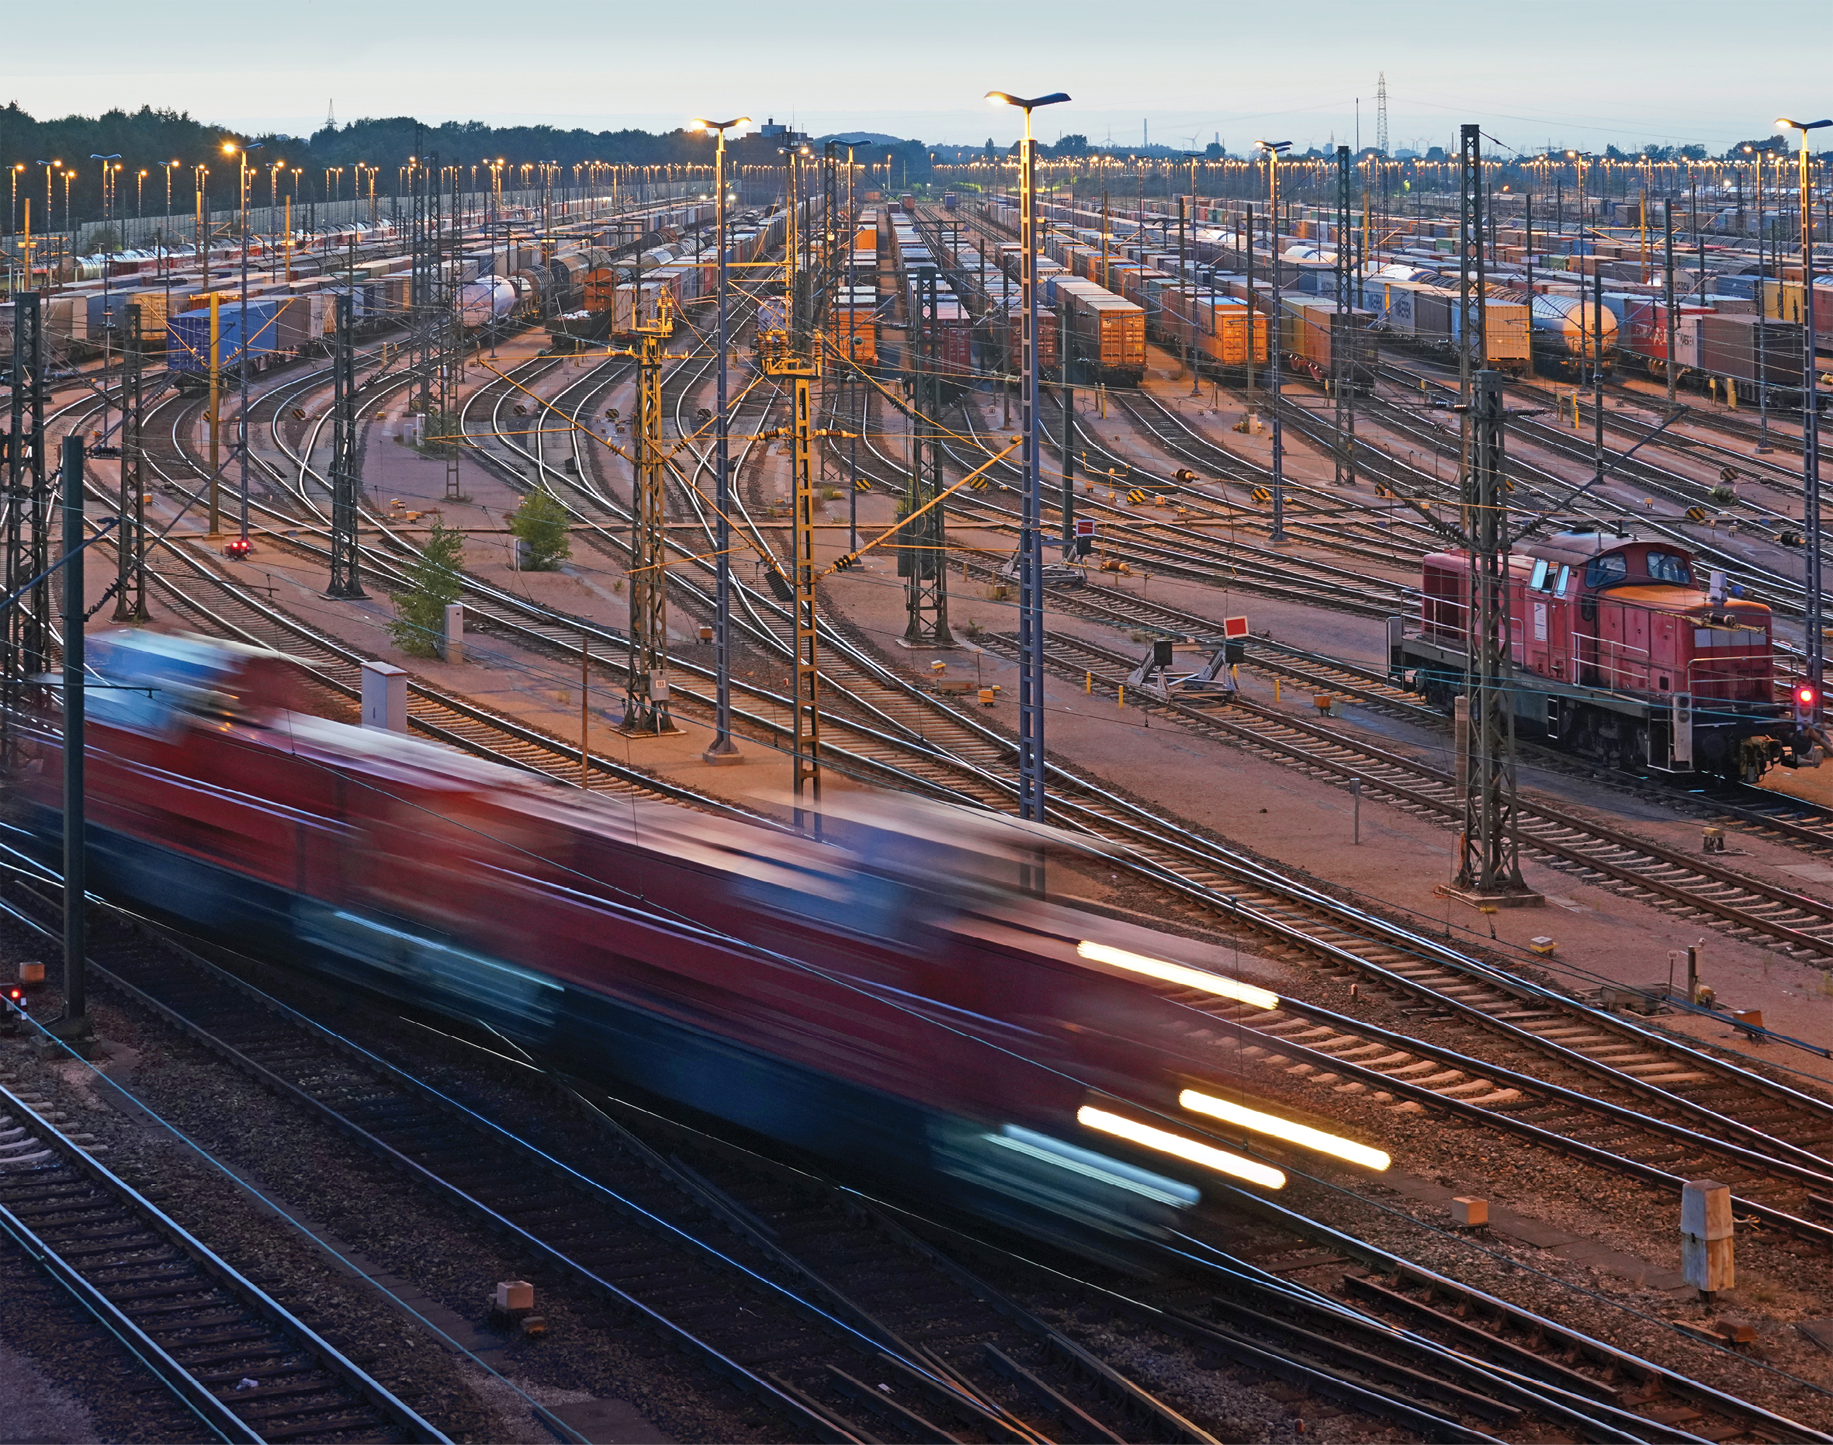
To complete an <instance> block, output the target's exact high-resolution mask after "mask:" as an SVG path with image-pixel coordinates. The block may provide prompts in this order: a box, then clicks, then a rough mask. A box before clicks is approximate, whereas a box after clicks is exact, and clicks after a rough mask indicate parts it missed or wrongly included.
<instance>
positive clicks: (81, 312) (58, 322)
mask: <svg viewBox="0 0 1833 1445" xmlns="http://www.w3.org/2000/svg"><path fill="white" fill-rule="evenodd" d="M41 315H42V316H43V318H44V322H43V324H44V328H45V335H46V337H47V338H49V339H51V340H54V341H56V342H59V343H63V344H68V343H69V342H72V341H87V340H88V339H89V303H88V301H87V300H86V299H85V298H84V297H82V296H71V295H62V296H51V297H48V298H47V299H46V301H45V304H44V309H43V311H42V312H41Z"/></svg>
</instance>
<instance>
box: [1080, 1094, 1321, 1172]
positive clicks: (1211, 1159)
mask: <svg viewBox="0 0 1833 1445" xmlns="http://www.w3.org/2000/svg"><path fill="white" fill-rule="evenodd" d="M1076 1122H1077V1123H1078V1124H1080V1125H1081V1126H1082V1127H1083V1128H1085V1129H1097V1130H1099V1131H1100V1132H1101V1133H1103V1134H1112V1135H1113V1136H1114V1137H1115V1138H1116V1139H1125V1140H1127V1141H1128V1142H1129V1143H1132V1144H1138V1145H1141V1146H1142V1147H1144V1148H1147V1149H1156V1150H1158V1152H1159V1153H1161V1154H1169V1155H1171V1156H1172V1157H1173V1158H1176V1159H1182V1160H1185V1161H1186V1162H1188V1163H1191V1164H1200V1165H1202V1166H1203V1167H1204V1168H1205V1169H1213V1170H1215V1171H1216V1172H1217V1173H1218V1174H1228V1175H1231V1176H1233V1177H1234V1178H1236V1179H1242V1180H1245V1181H1246V1182H1247V1183H1249V1184H1258V1185H1260V1186H1262V1187H1263V1188H1266V1189H1284V1188H1285V1187H1286V1176H1285V1174H1284V1173H1282V1172H1281V1171H1280V1170H1278V1169H1275V1168H1273V1167H1272V1165H1270V1164H1262V1163H1260V1162H1259V1161H1258V1160H1255V1159H1244V1158H1242V1157H1241V1156H1240V1155H1239V1154H1231V1153H1229V1152H1228V1150H1226V1149H1218V1148H1216V1147H1215V1146H1214V1145H1213V1144H1200V1143H1198V1142H1197V1141H1196V1140H1195V1139H1186V1138H1185V1137H1184V1136H1183V1135H1181V1134H1173V1133H1171V1132H1170V1131H1169V1130H1166V1129H1154V1128H1153V1127H1152V1126H1151V1125H1150V1124H1141V1123H1139V1122H1138V1121H1137V1120H1135V1119H1128V1118H1124V1117H1123V1116H1121V1115H1119V1114H1110V1113H1109V1112H1108V1111H1107V1110H1106V1109H1096V1108H1093V1107H1091V1106H1090V1105H1087V1104H1084V1105H1083V1106H1082V1107H1081V1108H1080V1109H1077V1110H1076Z"/></svg>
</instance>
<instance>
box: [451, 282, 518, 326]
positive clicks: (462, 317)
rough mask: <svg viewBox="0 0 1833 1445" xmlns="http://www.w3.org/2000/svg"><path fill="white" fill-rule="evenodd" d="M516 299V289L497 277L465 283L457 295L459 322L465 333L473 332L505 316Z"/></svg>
mask: <svg viewBox="0 0 1833 1445" xmlns="http://www.w3.org/2000/svg"><path fill="white" fill-rule="evenodd" d="M518 299H519V298H518V296H517V293H516V288H515V287H513V286H511V285H510V284H509V283H508V282H507V281H504V280H501V279H499V278H497V277H494V276H486V277H484V278H483V279H482V280H479V281H467V282H465V285H464V289H463V290H462V291H460V292H459V293H458V316H459V321H460V323H461V324H462V325H463V326H464V328H465V329H466V330H467V331H470V330H474V329H476V328H477V327H479V326H483V325H486V324H487V323H489V322H491V321H496V320H499V319H500V318H502V317H504V316H507V315H508V314H509V313H510V312H511V311H513V310H515V306H516V301H517V300H518Z"/></svg>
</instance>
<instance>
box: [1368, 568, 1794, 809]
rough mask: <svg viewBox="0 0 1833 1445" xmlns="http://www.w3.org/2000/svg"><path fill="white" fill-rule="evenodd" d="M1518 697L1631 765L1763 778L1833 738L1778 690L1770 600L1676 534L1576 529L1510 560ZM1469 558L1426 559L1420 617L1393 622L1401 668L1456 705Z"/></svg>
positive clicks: (1563, 737)
mask: <svg viewBox="0 0 1833 1445" xmlns="http://www.w3.org/2000/svg"><path fill="white" fill-rule="evenodd" d="M1508 579H1509V581H1508V599H1507V604H1508V619H1509V655H1510V659H1511V662H1512V665H1513V676H1512V678H1511V686H1510V693H1511V696H1512V697H1513V698H1514V699H1515V712H1516V724H1517V726H1518V727H1519V728H1520V729H1521V730H1522V731H1523V732H1526V733H1528V734H1530V735H1534V736H1540V737H1545V738H1548V739H1551V740H1554V741H1556V742H1558V743H1559V744H1560V745H1561V746H1563V747H1565V748H1568V749H1570V750H1571V751H1574V752H1578V753H1583V754H1585V755H1587V756H1590V757H1595V758H1600V759H1602V760H1604V761H1606V762H1609V763H1611V764H1613V765H1615V766H1617V767H1622V768H1628V769H1642V768H1648V769H1654V770H1656V771H1659V772H1669V773H1708V774H1713V775H1716V776H1720V777H1725V778H1733V779H1743V780H1746V781H1752V782H1754V781H1755V780H1756V779H1758V778H1760V777H1761V776H1762V775H1763V773H1764V772H1765V771H1766V770H1767V769H1768V768H1770V767H1772V766H1774V765H1777V764H1780V765H1782V766H1785V767H1815V766H1818V765H1819V763H1820V761H1821V758H1822V756H1823V754H1824V751H1825V746H1826V744H1825V739H1823V738H1821V737H1819V736H1817V735H1816V734H1815V732H1814V730H1813V729H1811V728H1810V727H1809V726H1808V725H1807V724H1806V723H1804V722H1802V721H1800V720H1799V719H1798V718H1797V717H1796V716H1795V715H1794V712H1793V710H1792V709H1791V708H1790V707H1789V706H1788V705H1786V704H1784V703H1780V702H1778V701H1777V700H1776V698H1777V691H1776V681H1777V666H1776V656H1775V652H1774V649H1773V646H1772V640H1771V634H1770V610H1769V607H1768V606H1767V604H1765V603H1762V602H1756V601H1753V600H1751V599H1749V598H1744V597H1738V596H1733V595H1730V593H1731V590H1732V589H1730V588H1728V586H1727V584H1726V582H1725V579H1724V577H1723V574H1715V575H1713V576H1712V577H1709V578H1708V577H1701V576H1700V575H1698V571H1697V568H1696V564H1695V562H1694V559H1693V557H1692V554H1690V553H1688V552H1686V551H1684V550H1682V549H1681V548H1678V547H1676V546H1675V545H1674V544H1673V543H1671V542H1668V541H1666V540H1660V541H1644V540H1641V539H1639V538H1636V537H1632V536H1627V535H1610V534H1608V533H1603V532H1564V533H1560V534H1558V535H1555V536H1552V537H1549V538H1547V539H1546V540H1545V541H1541V542H1536V543H1533V544H1531V545H1529V546H1528V547H1526V548H1525V549H1524V550H1522V551H1521V552H1518V553H1516V554H1514V555H1513V556H1511V557H1510V558H1509V567H1508ZM1470 589H1471V567H1470V559H1469V557H1468V556H1467V555H1466V554H1464V553H1462V552H1440V553H1435V554H1434V555H1432V556H1429V557H1427V558H1426V559H1425V562H1424V564H1423V571H1422V575H1421V578H1420V593H1421V598H1420V615H1419V618H1418V620H1417V621H1416V622H1415V621H1412V620H1409V619H1403V618H1398V617H1396V618H1390V619H1389V622H1388V631H1389V639H1388V640H1389V665H1390V670H1391V671H1392V673H1393V674H1394V676H1395V677H1396V678H1399V679H1402V680H1404V681H1405V682H1406V683H1407V684H1408V685H1409V686H1411V687H1413V688H1415V689H1416V690H1418V691H1419V692H1421V693H1423V694H1424V695H1425V696H1426V698H1427V699H1428V700H1429V701H1431V702H1433V703H1434V704H1436V705H1438V706H1441V707H1443V708H1444V709H1445V710H1446V711H1449V710H1450V709H1451V706H1452V701H1453V699H1454V697H1455V696H1456V694H1458V693H1460V692H1462V691H1463V688H1464V683H1465V669H1466V647H1467V639H1466V632H1465V627H1466V619H1467V617H1468V615H1469V607H1470Z"/></svg>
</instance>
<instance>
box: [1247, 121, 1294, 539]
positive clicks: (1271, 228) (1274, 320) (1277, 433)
mask: <svg viewBox="0 0 1833 1445" xmlns="http://www.w3.org/2000/svg"><path fill="white" fill-rule="evenodd" d="M1254 145H1255V148H1256V149H1257V150H1262V151H1265V152H1266V157H1267V241H1268V243H1269V244H1270V245H1271V246H1272V248H1273V314H1272V315H1271V316H1269V317H1268V318H1267V350H1268V351H1269V352H1270V353H1271V355H1270V357H1269V360H1271V361H1272V363H1273V378H1272V382H1271V386H1272V391H1273V530H1272V531H1271V532H1270V533H1268V534H1267V540H1268V541H1270V542H1283V541H1285V540H1286V448H1285V437H1284V434H1283V433H1282V432H1281V430H1280V424H1279V402H1280V390H1281V387H1282V384H1283V383H1282V381H1281V378H1280V365H1279V339H1280V338H1279V330H1280V312H1279V286H1280V264H1279V158H1280V157H1281V156H1282V155H1284V154H1285V153H1286V152H1287V151H1289V150H1291V149H1292V142H1291V141H1289V140H1263V141H1256V142H1254ZM1247 243H1248V248H1249V250H1250V251H1251V250H1252V249H1253V245H1254V230H1253V226H1252V224H1251V220H1250V224H1249V226H1248V238H1247ZM1247 328H1248V329H1247V364H1248V370H1249V371H1252V370H1253V367H1254V310H1253V297H1251V296H1250V297H1249V298H1248V316H1247Z"/></svg>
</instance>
